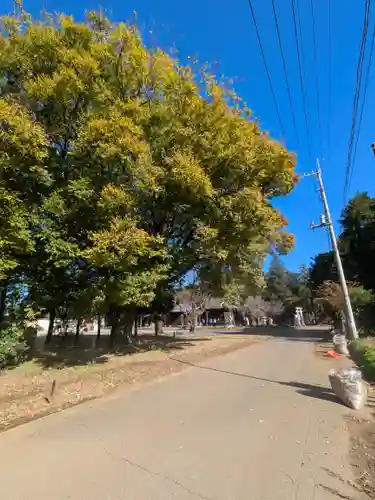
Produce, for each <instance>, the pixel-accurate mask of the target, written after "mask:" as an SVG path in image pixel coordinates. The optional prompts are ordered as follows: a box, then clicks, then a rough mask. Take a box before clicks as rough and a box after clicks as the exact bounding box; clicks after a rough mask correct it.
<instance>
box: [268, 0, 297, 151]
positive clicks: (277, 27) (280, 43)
mask: <svg viewBox="0 0 375 500" xmlns="http://www.w3.org/2000/svg"><path fill="white" fill-rule="evenodd" d="M271 1H272V9H273V17H274V20H275V25H276V32H277V38H278V41H279V47H280V53H281V60H282V63H283V70H284V78H285V84H286V88H287V91H288V98H289V107H290V111H291V113H292V118H293V124H294V129H295V134H296V139H297V144H298V142H299V139H298V128H297V122H296V116H295V114H294V107H293V101H292V94H291V92H290V85H289V78H288V72H287V68H286V62H285V56H284V49H283V44H282V41H281V33H280V27H279V21H278V19H277V12H276V6H275V0H271Z"/></svg>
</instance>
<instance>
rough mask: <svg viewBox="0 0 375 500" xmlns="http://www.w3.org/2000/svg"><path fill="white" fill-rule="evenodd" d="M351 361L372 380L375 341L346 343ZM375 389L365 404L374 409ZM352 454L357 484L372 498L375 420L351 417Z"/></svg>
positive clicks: (373, 491)
mask: <svg viewBox="0 0 375 500" xmlns="http://www.w3.org/2000/svg"><path fill="white" fill-rule="evenodd" d="M349 352H350V355H351V358H352V360H353V361H354V362H355V363H356V365H357V366H358V367H359V368H360V369H361V371H362V373H363V376H364V378H365V379H366V380H367V381H368V382H369V383H372V384H373V383H374V382H375V342H374V339H373V338H368V339H358V340H353V341H351V342H350V344H349ZM374 399H375V391H374V387H371V388H370V393H369V402H368V405H369V407H370V409H371V410H372V409H373V408H374ZM348 427H349V429H350V432H351V436H352V446H351V457H352V462H353V467H355V469H356V472H357V485H358V487H359V489H360V491H362V492H364V493H366V494H367V495H368V497H369V498H373V499H375V420H374V419H373V418H372V419H371V418H370V419H369V420H363V419H357V418H356V417H354V416H353V417H352V418H351V422H350V423H349V426H348Z"/></svg>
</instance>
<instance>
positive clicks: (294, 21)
mask: <svg viewBox="0 0 375 500" xmlns="http://www.w3.org/2000/svg"><path fill="white" fill-rule="evenodd" d="M291 1H292V12H293V26H294V37H295V41H296V49H297V58H298V70H299V80H300V85H301V94H302V104H303V113H304V117H305V127H306V135H307V141H308V146H309V154H310V157H311V159H313V154H312V146H311V137H310V130H309V124H308V117H307V106H306V89H305V86H306V81H304V78H303V76H304V72H303V65H302V61H301V52H300V46H299V39H298V31H297V19H296V8H295V3H294V0H291ZM299 28H300V35H301V37H302V31H301V26H300V24H299ZM301 48H302V38H301ZM305 80H306V78H305Z"/></svg>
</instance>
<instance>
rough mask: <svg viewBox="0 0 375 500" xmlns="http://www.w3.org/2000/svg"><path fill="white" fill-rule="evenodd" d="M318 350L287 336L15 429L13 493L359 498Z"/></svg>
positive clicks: (5, 453) (2, 482)
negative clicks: (354, 488) (317, 354)
mask: <svg viewBox="0 0 375 500" xmlns="http://www.w3.org/2000/svg"><path fill="white" fill-rule="evenodd" d="M290 332H293V330H289V331H288V335H292V333H290ZM284 333H285V332H284ZM307 334H309V332H307ZM310 334H311V332H310ZM314 348H315V342H314V341H313V340H312V339H310V338H308V337H303V334H302V332H297V333H296V336H295V337H291V338H283V337H275V338H273V339H271V340H265V341H261V342H259V343H256V344H254V345H253V346H251V347H249V348H246V349H244V350H241V351H237V352H235V353H231V354H229V355H225V356H223V357H220V358H215V359H213V360H211V361H209V362H208V363H206V364H204V365H201V366H198V367H189V368H188V369H187V370H186V371H184V372H182V373H181V374H179V375H173V376H170V377H169V378H167V379H164V380H163V381H161V382H157V383H154V384H152V385H148V386H144V387H142V388H138V389H136V390H131V391H127V392H117V393H116V395H114V396H111V397H109V398H105V399H102V400H98V401H95V402H93V403H89V404H84V405H81V406H79V407H76V408H74V409H71V410H67V411H65V412H62V413H59V414H55V415H52V416H50V417H47V418H44V419H41V420H38V421H35V422H32V423H30V424H27V425H24V426H21V427H18V428H15V429H13V430H11V431H8V432H6V433H3V434H1V435H0V452H1V459H2V460H1V468H0V488H1V499H4V500H67V499H70V500H169V499H181V500H192V499H206V500H207V499H209V500H313V499H314V500H335V499H336V500H337V498H345V499H349V498H350V499H355V500H356V499H359V498H361V497H360V496H359V493H358V492H356V491H355V490H353V489H352V488H351V486H348V483H347V480H351V479H352V475H351V469H350V467H349V465H348V462H349V458H348V448H349V436H348V432H347V431H346V429H345V427H346V424H345V420H344V416H345V415H346V414H348V413H350V410H348V409H346V408H344V407H343V406H341V405H340V404H338V403H337V402H336V401H335V400H334V398H333V396H332V395H331V394H330V393H329V392H327V391H326V390H325V387H326V385H327V372H328V370H329V368H330V367H331V365H332V363H331V362H330V361H328V360H324V359H320V358H318V357H317V356H315V355H314ZM338 495H341V497H340V496H338Z"/></svg>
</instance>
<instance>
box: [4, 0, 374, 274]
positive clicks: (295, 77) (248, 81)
mask: <svg viewBox="0 0 375 500" xmlns="http://www.w3.org/2000/svg"><path fill="white" fill-rule="evenodd" d="M328 1H329V0H314V5H315V16H316V30H317V32H316V38H317V57H318V78H319V93H320V104H321V107H320V110H321V111H320V114H321V134H320V132H319V127H318V120H317V100H316V91H315V88H316V87H315V72H314V71H315V66H314V59H313V38H312V23H311V11H310V0H299V3H300V10H301V18H302V30H303V37H304V38H303V40H304V48H305V67H306V76H307V108H308V109H307V112H308V116H309V123H310V131H311V137H312V144H313V154H314V155H315V156H317V155H318V156H319V157H320V158H321V164H322V168H323V175H324V180H325V183H326V188H327V194H328V199H329V202H330V205H331V211H332V215H333V218H334V219H335V220H337V219H338V217H339V214H340V211H341V209H342V206H343V188H344V178H345V167H346V160H347V154H348V138H349V131H350V127H351V117H352V103H353V93H354V85H355V76H356V65H357V57H358V50H359V42H360V35H361V29H362V19H363V4H364V1H362V2H359V1H358V0H347V1H346V2H342V0H330V1H331V6H332V7H331V8H332V14H331V15H332V52H331V53H332V61H331V86H332V92H331V120H330V123H331V148H330V151H328V147H327V146H328V140H327V137H328V128H329V127H328V125H329V116H328V108H329V106H328V81H329V78H328V74H329V68H328V52H329V51H328V23H327V19H328V7H327V5H328ZM275 3H276V9H277V11H278V13H279V23H280V29H281V36H282V40H283V43H284V52H285V56H286V63H287V68H288V75H289V81H290V85H291V90H292V97H293V104H294V108H295V113H296V118H297V128H298V135H299V140H297V137H296V133H295V130H294V126H293V121H292V116H291V112H290V108H289V103H288V96H287V91H286V87H285V82H284V75H283V70H282V63H281V58H280V52H279V48H278V43H277V36H276V29H275V25H274V20H273V16H272V4H271V0H253V5H254V9H255V12H256V15H257V17H258V21H259V28H260V33H261V37H262V41H263V44H264V49H265V52H266V56H267V61H268V64H269V68H270V73H271V77H272V81H273V82H274V88H275V93H276V96H277V100H278V103H279V107H280V112H281V118H282V121H283V123H284V128H285V138H284V141H285V143H286V145H287V147H288V148H289V149H291V150H293V151H295V152H296V153H297V157H298V171H299V172H300V173H303V172H309V171H311V170H312V169H313V168H315V165H314V163H313V161H312V159H311V158H310V156H309V154H308V146H307V139H306V133H305V128H304V115H303V107H302V100H301V92H300V84H299V72H298V63H297V55H296V48H295V41H294V32H293V23H292V10H291V2H290V1H287V0H275ZM24 6H25V8H26V10H28V11H30V12H32V13H33V14H37V13H38V11H40V9H42V8H46V9H47V10H49V11H64V12H67V13H70V14H73V15H74V16H75V17H77V18H81V17H82V15H83V12H84V10H85V9H94V8H96V7H98V6H100V7H102V8H103V9H105V10H106V11H107V12H108V14H110V15H111V17H112V18H113V19H115V20H127V19H134V17H133V12H134V11H136V12H137V19H138V24H139V26H140V28H141V30H142V32H143V33H145V35H146V39H147V42H148V43H152V44H154V45H159V46H161V47H163V48H164V49H167V50H172V51H177V54H179V57H181V58H182V59H184V58H185V57H186V56H187V55H194V56H197V57H198V59H199V60H200V61H202V62H203V61H208V62H210V63H211V64H214V68H215V70H216V72H217V73H220V74H221V73H222V74H224V75H225V76H227V77H230V78H234V79H235V88H236V90H237V92H238V93H239V94H240V95H241V96H242V97H243V98H244V99H245V100H246V102H247V103H248V105H249V106H250V107H251V108H252V109H253V110H254V114H255V116H257V117H259V120H260V123H261V125H262V127H263V128H265V129H267V130H269V131H270V133H271V134H272V135H273V136H274V137H275V138H280V137H281V130H280V127H279V123H278V120H277V116H276V113H275V108H274V105H273V101H272V98H271V94H270V90H269V87H268V81H267V78H266V74H265V71H264V66H263V63H262V59H261V55H260V51H259V48H258V45H257V40H256V36H255V32H254V28H253V24H252V20H251V16H250V10H249V5H248V0H237V1H232V2H228V1H224V0H190V1H189V2H181V1H178V0H126V1H125V2H124V1H123V0H121V1H120V0H112V1H108V0H101V1H100V3H99V2H96V1H94V0H86V1H82V0H81V1H79V0H65V1H64V2H62V1H58V0H47V1H41V0H24ZM11 8H12V2H11V0H5V1H4V0H3V1H2V2H1V7H0V13H6V12H9V11H10V10H11ZM371 22H372V23H373V22H375V11H374V17H372V18H371ZM150 30H151V31H152V34H150V33H149V31H150ZM371 30H372V27H371ZM371 30H370V34H369V38H370V36H371ZM372 76H373V75H370V85H369V89H368V94H367V101H366V106H365V112H364V117H363V123H362V129H361V136H360V140H359V145H358V153H357V159H356V163H355V166H354V174H353V179H352V183H351V190H350V195H353V194H354V193H355V192H356V191H358V190H366V191H368V192H369V193H370V194H372V195H374V194H375V175H374V174H375V158H374V156H373V154H372V153H371V150H370V144H371V143H372V142H373V141H375V130H374V128H373V127H372V126H371V122H370V120H371V112H370V110H371V109H374V105H375V86H374V85H373V79H372ZM275 203H276V205H277V206H278V207H279V208H280V209H281V211H282V212H283V213H284V214H285V216H286V217H287V218H288V220H289V222H290V226H289V230H290V231H291V232H293V233H294V234H295V235H296V247H295V249H294V250H293V252H292V253H291V254H290V255H289V256H288V257H286V258H285V263H286V264H287V265H288V267H290V268H291V269H298V268H299V266H300V265H301V264H308V263H309V261H310V258H311V257H312V256H313V255H314V254H316V253H318V252H321V251H326V250H327V245H328V242H327V236H326V234H325V232H324V231H323V230H318V231H311V230H310V228H309V224H310V222H311V221H312V220H315V221H317V220H318V218H319V215H320V213H321V205H320V202H319V200H318V197H317V193H316V185H315V183H314V180H313V178H306V179H304V180H301V182H300V183H299V185H298V186H297V188H296V189H295V190H294V192H293V193H292V194H291V195H289V196H288V197H286V198H282V199H281V198H280V199H278V200H277V201H276V202H275Z"/></svg>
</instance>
